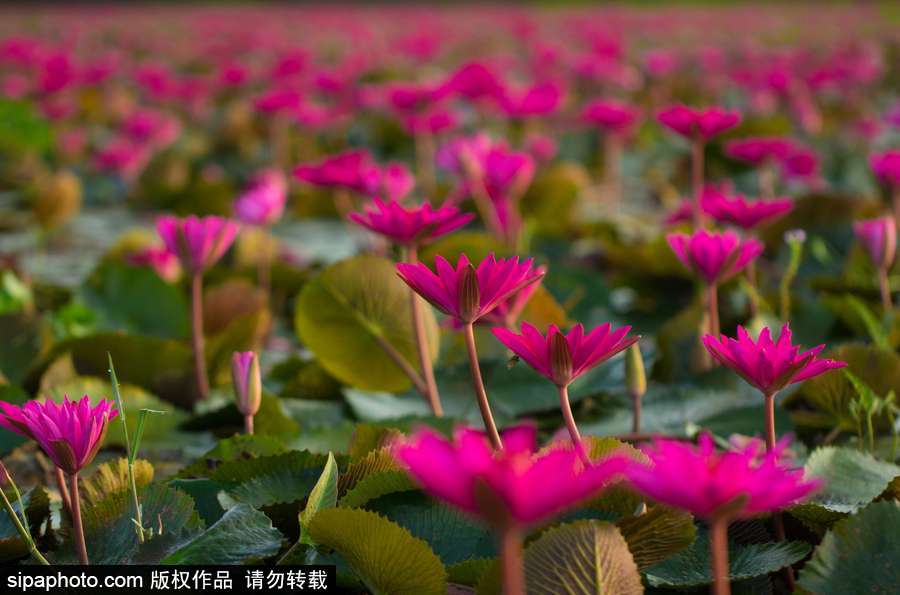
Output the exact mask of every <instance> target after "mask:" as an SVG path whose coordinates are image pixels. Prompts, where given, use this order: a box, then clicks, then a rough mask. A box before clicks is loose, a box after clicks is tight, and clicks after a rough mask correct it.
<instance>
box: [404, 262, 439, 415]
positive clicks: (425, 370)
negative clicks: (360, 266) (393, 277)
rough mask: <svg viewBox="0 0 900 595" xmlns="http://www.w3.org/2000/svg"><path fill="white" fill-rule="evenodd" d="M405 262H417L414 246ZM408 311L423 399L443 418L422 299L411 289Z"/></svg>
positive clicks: (435, 413)
mask: <svg viewBox="0 0 900 595" xmlns="http://www.w3.org/2000/svg"><path fill="white" fill-rule="evenodd" d="M405 251H406V254H405V259H404V260H405V262H408V263H410V264H415V263H417V262H419V255H418V250H417V248H416V246H415V245H413V246H409V247H407V248H406V249H405ZM409 295H410V311H411V312H412V323H413V332H414V333H415V337H416V348H417V350H418V352H419V367H420V368H421V369H422V375H423V377H424V380H425V392H426V394H425V398H426V399H427V400H428V404H429V405H430V406H431V411H432V413H434V415H435V417H443V415H444V408H443V407H442V406H441V395H440V393H439V392H438V387H437V381H436V380H435V379H434V366H433V365H432V363H431V354H430V353H429V352H428V336H427V334H426V332H425V318H424V316H423V313H422V305H423V304H422V301H423V300H422V298H421V297H419V294H417V293H416V292H415V291H413V290H412V289H410V290H409Z"/></svg>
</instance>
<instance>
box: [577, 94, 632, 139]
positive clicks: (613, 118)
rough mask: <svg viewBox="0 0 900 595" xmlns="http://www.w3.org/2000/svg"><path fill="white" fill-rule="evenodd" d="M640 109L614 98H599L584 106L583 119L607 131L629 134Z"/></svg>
mask: <svg viewBox="0 0 900 595" xmlns="http://www.w3.org/2000/svg"><path fill="white" fill-rule="evenodd" d="M639 115H640V111H639V110H638V109H637V108H636V107H634V106H633V105H630V104H628V103H624V102H621V101H616V100H613V99H598V100H596V101H592V102H591V103H588V104H587V105H585V106H584V109H582V111H581V121H582V122H586V123H588V124H593V125H594V126H598V127H600V128H602V129H604V130H606V131H607V132H612V133H615V134H627V133H628V132H630V131H631V130H632V129H633V128H634V126H635V124H636V123H637V119H638V116H639Z"/></svg>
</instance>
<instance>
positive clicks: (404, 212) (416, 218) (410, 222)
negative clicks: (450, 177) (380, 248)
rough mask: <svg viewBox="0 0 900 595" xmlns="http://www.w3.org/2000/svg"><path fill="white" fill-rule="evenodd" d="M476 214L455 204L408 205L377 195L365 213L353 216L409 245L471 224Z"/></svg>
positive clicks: (351, 215)
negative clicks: (378, 197) (463, 210)
mask: <svg viewBox="0 0 900 595" xmlns="http://www.w3.org/2000/svg"><path fill="white" fill-rule="evenodd" d="M474 218H475V215H473V214H471V213H462V212H460V210H459V209H457V208H456V207H452V206H443V207H439V208H437V209H435V208H433V207H432V206H431V205H430V204H429V203H424V204H422V205H418V206H410V207H407V206H404V205H402V204H400V203H399V202H396V201H389V202H384V201H382V200H379V199H377V198H376V199H373V200H372V202H371V204H370V205H369V206H368V207H367V208H366V209H365V210H364V211H363V212H362V213H351V214H350V220H351V221H353V222H354V223H357V224H359V225H361V226H363V227H365V228H367V229H370V230H372V231H374V232H375V233H377V234H381V235H383V236H385V237H387V238H389V239H390V240H391V241H393V242H396V243H398V244H402V245H405V246H408V245H413V244H425V243H428V242H431V241H433V240H435V239H437V238H439V237H441V236H443V235H445V234H448V233H450V232H453V231H456V230H457V229H459V228H461V227H463V226H465V225H466V224H468V223H469V222H470V221H472V219H474Z"/></svg>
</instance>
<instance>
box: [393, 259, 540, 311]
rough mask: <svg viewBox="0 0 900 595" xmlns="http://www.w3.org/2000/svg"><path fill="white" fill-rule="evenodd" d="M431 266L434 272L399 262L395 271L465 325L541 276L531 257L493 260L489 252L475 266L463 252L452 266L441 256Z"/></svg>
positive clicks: (433, 302) (438, 306) (434, 303)
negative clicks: (434, 268)
mask: <svg viewBox="0 0 900 595" xmlns="http://www.w3.org/2000/svg"><path fill="white" fill-rule="evenodd" d="M435 265H436V267H437V274H435V273H434V272H432V271H431V269H429V268H428V267H427V266H426V265H424V264H422V263H417V264H405V263H400V264H398V265H397V273H398V274H399V275H400V278H401V279H403V280H404V281H405V282H406V284H407V285H409V286H410V287H411V288H412V289H413V291H415V292H416V293H418V294H419V295H421V296H422V297H423V298H425V299H426V300H428V301H429V302H430V303H431V304H432V305H434V307H436V308H437V309H438V310H440V311H441V312H443V313H445V314H447V315H449V316H452V317H454V318H456V319H458V320H460V321H461V322H463V323H465V324H471V323H473V322H475V321H477V320H478V319H479V318H481V317H482V316H484V315H485V314H488V313H490V312H491V311H492V310H493V309H494V308H496V307H497V305H498V304H499V303H500V302H502V301H503V300H505V299H506V298H507V297H509V296H510V295H512V294H513V293H515V292H517V291H519V290H520V289H523V288H525V287H527V286H528V285H531V284H532V283H535V282H536V281H538V280H539V279H541V277H542V276H543V273H541V272H540V271H538V270H537V269H535V268H534V260H533V259H531V258H529V259H528V260H525V261H524V262H519V258H518V257H515V258H500V259H497V258H495V257H494V255H493V254H491V255H490V256H488V257H487V258H485V259H484V260H483V261H481V264H479V265H478V268H477V269H476V268H475V267H474V266H472V264H471V263H470V262H469V259H468V258H467V257H466V255H465V254H460V255H459V260H458V261H457V264H456V268H454V267H453V265H451V264H450V263H449V262H447V259H445V258H444V257H442V256H437V257H435Z"/></svg>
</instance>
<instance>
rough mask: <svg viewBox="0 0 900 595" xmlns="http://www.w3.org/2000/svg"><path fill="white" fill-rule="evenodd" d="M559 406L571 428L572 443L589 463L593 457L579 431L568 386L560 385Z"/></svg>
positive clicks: (585, 462)
mask: <svg viewBox="0 0 900 595" xmlns="http://www.w3.org/2000/svg"><path fill="white" fill-rule="evenodd" d="M559 406H560V408H562V414H563V419H564V420H565V422H566V428H567V429H568V430H569V437H570V438H571V439H572V444H573V445H574V446H575V450H577V451H578V456H580V457H581V461H582V462H583V463H584V464H585V465H589V464H590V462H591V459H590V457H588V455H587V451H586V450H585V449H584V442H582V440H581V434H580V433H579V432H578V426H577V425H576V424H575V416H574V415H572V404H571V403H569V387H568V386H560V387H559Z"/></svg>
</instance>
